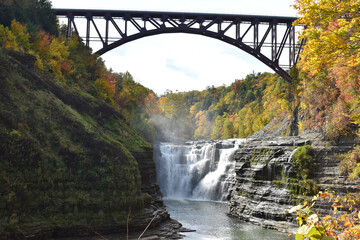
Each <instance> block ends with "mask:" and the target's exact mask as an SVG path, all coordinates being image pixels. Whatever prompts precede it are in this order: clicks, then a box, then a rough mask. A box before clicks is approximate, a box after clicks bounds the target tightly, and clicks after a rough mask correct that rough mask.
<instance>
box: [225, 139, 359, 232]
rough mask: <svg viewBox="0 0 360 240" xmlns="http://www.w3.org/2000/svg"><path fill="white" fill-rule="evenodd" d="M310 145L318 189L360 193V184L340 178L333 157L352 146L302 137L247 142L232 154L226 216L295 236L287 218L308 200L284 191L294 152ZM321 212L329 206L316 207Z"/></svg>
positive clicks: (292, 223) (291, 221)
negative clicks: (232, 172) (232, 180)
mask: <svg viewBox="0 0 360 240" xmlns="http://www.w3.org/2000/svg"><path fill="white" fill-rule="evenodd" d="M304 145H312V146H313V148H314V150H315V152H316V166H317V167H316V170H315V172H314V174H313V175H312V176H310V177H311V178H312V180H313V181H314V182H315V183H316V184H317V185H318V186H319V188H320V189H330V190H335V191H336V192H337V193H348V192H356V191H359V186H360V185H359V182H349V181H346V179H345V178H344V177H343V176H341V175H340V173H339V170H338V167H337V166H338V164H339V161H340V160H338V159H337V158H336V157H335V155H336V154H339V153H344V152H346V151H349V150H350V149H351V148H352V145H353V142H347V143H343V144H341V145H337V146H325V145H324V143H323V142H321V141H316V140H312V141H310V140H307V139H303V138H301V137H278V138H272V139H271V140H261V139H249V140H248V141H246V142H243V143H242V144H240V145H239V149H238V150H237V152H236V153H235V160H236V165H235V172H236V183H235V185H234V187H233V189H232V192H231V199H230V202H229V210H228V214H229V215H230V216H233V217H237V218H240V219H242V220H245V221H250V222H253V223H255V224H258V225H261V226H263V227H266V228H274V229H277V230H280V231H286V232H294V231H295V229H296V228H297V224H296V221H295V216H294V215H289V214H287V213H286V212H287V210H289V209H290V208H291V207H292V206H294V205H296V203H297V202H299V201H301V200H303V199H305V198H311V197H306V196H295V195H294V194H291V193H290V190H289V189H288V187H287V184H288V180H287V179H289V178H291V177H293V176H295V175H296V172H295V171H296V169H295V168H293V167H292V160H291V158H292V155H293V154H294V152H295V151H296V148H297V147H299V146H304ZM279 182H282V184H275V183H279ZM317 208H318V210H319V211H320V212H322V211H324V210H326V209H328V208H329V206H328V204H326V203H320V204H318V205H317Z"/></svg>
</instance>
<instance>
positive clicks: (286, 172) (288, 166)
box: [284, 148, 298, 177]
mask: <svg viewBox="0 0 360 240" xmlns="http://www.w3.org/2000/svg"><path fill="white" fill-rule="evenodd" d="M297 150H298V148H295V149H294V150H292V152H291V153H290V155H289V158H288V161H287V162H286V164H285V168H284V176H285V177H289V174H290V172H291V170H292V166H293V163H292V158H293V156H294V154H295V152H296V151H297Z"/></svg>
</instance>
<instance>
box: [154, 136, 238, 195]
mask: <svg viewBox="0 0 360 240" xmlns="http://www.w3.org/2000/svg"><path fill="white" fill-rule="evenodd" d="M240 141H243V140H242V139H230V140H223V141H218V142H204V141H202V142H191V143H187V144H173V143H160V144H159V145H158V146H157V148H155V151H156V152H155V157H154V160H155V164H156V168H157V174H158V176H157V177H158V183H159V185H160V189H161V191H162V193H163V195H164V197H165V198H168V199H197V200H215V201H224V200H226V199H227V197H228V195H229V190H230V188H231V187H232V185H233V184H234V182H235V170H234V169H235V160H234V153H235V151H236V149H237V146H238V143H239V142H240Z"/></svg>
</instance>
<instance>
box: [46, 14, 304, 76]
mask: <svg viewBox="0 0 360 240" xmlns="http://www.w3.org/2000/svg"><path fill="white" fill-rule="evenodd" d="M53 11H54V12H55V14H56V15H57V16H58V17H65V18H67V20H68V37H70V34H71V32H72V30H73V29H74V30H75V32H76V33H77V34H78V36H80V34H79V31H78V28H77V25H76V22H75V20H77V19H79V18H85V19H86V34H85V36H80V38H81V40H82V41H84V42H85V44H86V45H87V46H89V45H90V42H91V41H100V42H101V43H102V48H100V49H99V50H98V51H97V52H96V53H97V54H99V55H102V54H104V53H106V52H108V51H110V50H112V49H114V48H117V47H119V46H121V45H123V44H125V43H128V42H131V41H134V40H137V39H140V38H143V37H148V36H154V35H159V34H165V33H187V34H197V35H202V36H206V37H210V38H214V39H218V40H220V41H223V42H226V43H228V44H230V45H233V46H235V47H237V48H239V49H241V50H243V51H245V52H246V53H248V54H250V55H252V56H254V57H255V58H257V59H258V60H260V61H261V62H263V63H264V64H265V65H267V66H268V67H270V68H271V69H272V70H273V71H274V72H276V73H277V74H279V75H280V76H281V77H282V78H284V79H285V80H286V81H288V82H290V83H291V81H292V80H291V77H290V75H289V73H288V72H287V71H286V70H289V69H290V68H291V67H292V66H293V65H295V64H296V63H297V61H298V59H299V55H300V52H301V49H302V45H303V41H302V42H301V43H297V42H296V35H295V27H296V26H294V25H293V22H294V21H295V20H296V18H292V17H271V16H256V15H229V14H204V13H173V12H147V11H112V10H75V9H54V10H53ZM94 19H101V20H103V22H104V23H105V27H104V30H105V33H101V31H100V30H99V28H98V26H97V24H96V22H95V21H94ZM119 20H120V21H122V22H123V25H121V26H120V25H119V24H118V23H117V22H116V21H119ZM91 26H92V27H93V29H95V37H93V36H91V35H90V29H91V28H90V27H91ZM109 26H112V27H113V28H114V29H116V31H115V32H117V34H115V36H110V34H109ZM260 26H264V28H263V30H262V31H260V30H259V27H260ZM278 26H282V27H283V29H284V31H282V33H281V36H280V34H279V31H278ZM129 27H132V28H133V29H134V30H135V31H133V32H131V33H130V31H129ZM229 32H232V35H231V34H228V33H229ZM278 35H279V36H278ZM249 36H250V38H251V40H250V41H249V40H247V41H245V39H246V38H247V39H249ZM265 48H271V51H270V52H271V53H270V54H268V55H266V54H265V53H263V52H264V51H263V50H264V49H265ZM285 48H287V49H288V51H287V52H288V64H287V65H285V66H282V65H280V58H281V57H283V56H284V55H286V53H284V51H283V50H284V49H285Z"/></svg>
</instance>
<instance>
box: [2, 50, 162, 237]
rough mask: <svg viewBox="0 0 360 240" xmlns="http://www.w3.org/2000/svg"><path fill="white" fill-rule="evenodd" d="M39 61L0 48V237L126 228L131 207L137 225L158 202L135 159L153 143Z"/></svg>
mask: <svg viewBox="0 0 360 240" xmlns="http://www.w3.org/2000/svg"><path fill="white" fill-rule="evenodd" d="M35 61H36V58H35V57H34V56H32V55H28V54H24V53H20V52H14V51H6V50H4V49H0V84H1V88H0V99H1V100H0V169H1V174H0V176H1V181H0V196H1V201H0V202H1V205H0V236H4V237H5V239H6V238H7V237H11V238H16V239H19V238H22V237H23V236H24V235H26V234H27V233H29V232H30V233H31V232H32V231H35V232H36V234H40V236H41V235H44V234H45V235H44V236H48V237H49V236H56V235H57V234H59V235H64V234H65V235H67V234H71V233H73V234H74V232H73V231H74V228H77V229H82V231H83V232H87V233H89V231H90V230H89V229H90V228H94V229H99V228H100V229H108V230H109V229H114V228H117V229H123V231H124V229H126V228H125V224H126V218H127V214H128V211H129V208H131V209H132V214H131V221H130V226H132V220H133V219H134V220H136V218H137V217H140V216H141V214H142V213H141V210H142V209H144V207H146V206H149V204H150V203H151V202H152V196H150V195H149V194H147V193H144V192H142V189H141V188H142V183H141V175H140V171H139V166H138V162H137V159H135V157H134V154H137V155H139V154H138V153H140V152H147V151H150V150H151V145H150V144H148V143H147V142H146V141H145V140H144V139H143V138H141V137H139V136H138V135H137V134H136V132H135V131H134V130H133V129H131V128H130V127H129V126H128V125H127V124H126V123H125V122H124V120H123V118H122V116H121V115H120V114H119V112H118V111H116V110H115V109H114V108H112V107H111V106H109V105H108V104H106V103H104V102H102V101H100V100H98V99H96V98H94V97H92V96H91V95H89V94H88V93H86V92H84V91H83V90H81V89H80V88H76V87H69V86H66V85H64V84H61V83H60V82H57V81H56V80H54V77H53V76H52V75H51V74H45V73H44V72H40V71H38V70H37V69H36V68H35V66H34V64H35ZM138 160H141V158H140V159H138ZM150 178H151V176H150ZM150 180H152V181H155V179H150ZM147 184H150V183H149V182H148V183H147ZM153 196H155V195H153ZM143 220H144V221H145V219H143ZM137 221H138V220H137ZM146 221H147V219H146ZM136 224H137V227H138V228H139V225H140V227H141V224H139V222H138V223H136ZM142 224H147V222H146V223H145V222H144V223H142ZM145 226H146V225H145ZM134 227H135V228H136V226H134ZM69 228H70V229H73V231H69ZM118 231H122V230H118ZM77 234H79V233H77ZM4 237H2V238H1V239H4Z"/></svg>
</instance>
